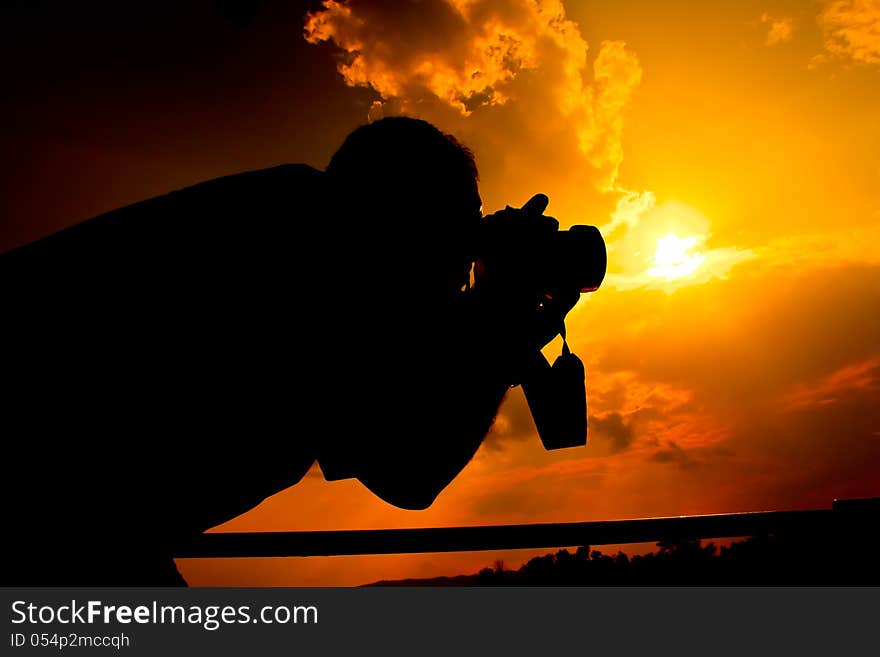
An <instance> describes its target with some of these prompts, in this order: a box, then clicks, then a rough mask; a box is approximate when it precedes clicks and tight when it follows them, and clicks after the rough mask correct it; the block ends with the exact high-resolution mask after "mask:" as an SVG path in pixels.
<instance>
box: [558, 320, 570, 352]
mask: <svg viewBox="0 0 880 657" xmlns="http://www.w3.org/2000/svg"><path fill="white" fill-rule="evenodd" d="M559 337H561V338H562V355H563V356H568V355H569V354H570V353H571V349H569V348H568V340H566V338H565V320H564V319H563V320H562V329H560V331H559Z"/></svg>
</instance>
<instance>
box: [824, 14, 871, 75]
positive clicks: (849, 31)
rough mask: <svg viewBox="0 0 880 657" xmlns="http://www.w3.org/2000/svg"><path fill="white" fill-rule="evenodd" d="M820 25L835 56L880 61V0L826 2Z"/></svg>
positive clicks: (826, 43) (828, 46) (828, 49)
mask: <svg viewBox="0 0 880 657" xmlns="http://www.w3.org/2000/svg"><path fill="white" fill-rule="evenodd" d="M819 26H820V27H821V28H822V34H823V37H824V42H825V43H824V45H825V50H826V51H828V53H829V54H830V55H831V56H833V57H837V58H841V59H848V60H852V61H854V62H859V63H862V64H880V0H833V1H831V2H828V1H826V2H825V8H824V9H823V10H822V13H821V14H819Z"/></svg>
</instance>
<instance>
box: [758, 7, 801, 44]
mask: <svg viewBox="0 0 880 657" xmlns="http://www.w3.org/2000/svg"><path fill="white" fill-rule="evenodd" d="M761 23H763V24H764V25H767V26H768V30H767V40H766V42H765V43H766V44H767V45H768V46H775V45H778V44H780V43H785V42H787V41H791V38H792V36H793V35H794V19H793V18H788V17H785V16H778V17H777V16H771V15H770V14H768V13H766V12H765V13H763V14H761Z"/></svg>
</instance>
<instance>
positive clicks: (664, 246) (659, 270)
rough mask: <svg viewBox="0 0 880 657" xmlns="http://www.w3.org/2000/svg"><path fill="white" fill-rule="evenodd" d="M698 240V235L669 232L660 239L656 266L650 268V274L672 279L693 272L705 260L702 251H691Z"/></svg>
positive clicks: (655, 255)
mask: <svg viewBox="0 0 880 657" xmlns="http://www.w3.org/2000/svg"><path fill="white" fill-rule="evenodd" d="M697 241H698V238H696V237H679V236H678V235H676V234H675V233H667V234H666V235H664V236H663V237H661V238H660V239H658V240H657V249H656V250H655V251H654V266H653V267H651V268H650V269H649V270H648V275H649V276H654V277H656V278H665V279H666V280H667V281H671V280H674V279H676V278H684V277H685V276H689V275H690V274H693V273H694V272H695V271H696V270H697V268H698V267H699V266H700V265H701V264H702V262H703V260H705V256H703V255H702V254H700V253H690V250H691V249H693V248H694V247H695V246H696V245H697Z"/></svg>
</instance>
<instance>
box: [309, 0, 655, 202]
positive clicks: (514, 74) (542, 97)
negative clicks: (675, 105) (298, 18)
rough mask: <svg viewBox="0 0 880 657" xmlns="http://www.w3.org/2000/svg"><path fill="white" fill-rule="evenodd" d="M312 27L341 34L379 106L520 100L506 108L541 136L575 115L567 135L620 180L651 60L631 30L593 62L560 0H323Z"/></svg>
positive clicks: (337, 38)
mask: <svg viewBox="0 0 880 657" xmlns="http://www.w3.org/2000/svg"><path fill="white" fill-rule="evenodd" d="M305 38H306V40H307V41H309V42H310V43H320V42H324V41H332V42H333V43H334V44H336V45H337V46H338V47H339V48H340V49H341V50H342V51H343V56H342V58H341V60H340V63H339V65H338V70H339V72H340V74H341V75H342V77H343V79H344V80H345V82H346V84H348V85H351V86H366V87H370V88H372V89H373V90H375V91H376V92H377V93H378V95H379V96H380V97H381V100H380V101H378V105H374V107H373V109H372V111H371V114H372V115H377V114H379V113H381V111H379V110H381V109H382V107H384V108H385V109H388V110H389V111H391V112H395V111H402V112H405V113H409V114H417V115H423V114H424V113H425V112H426V111H429V112H430V111H431V110H430V107H431V106H432V105H436V103H437V102H438V101H439V103H440V104H441V105H442V106H445V107H446V108H448V109H452V110H454V111H455V112H457V113H458V114H459V115H460V116H463V117H469V116H471V115H472V114H474V113H476V112H478V111H482V112H487V111H488V112H491V111H492V110H497V109H498V108H501V107H503V106H506V105H509V104H513V105H515V106H516V108H515V110H514V111H512V112H511V115H508V116H507V117H506V120H511V116H513V117H514V118H515V117H517V116H518V117H521V118H520V121H525V122H526V124H527V125H526V126H519V127H517V128H514V129H513V130H512V131H511V132H513V133H515V134H517V135H523V134H530V133H531V134H533V135H534V139H535V141H539V140H541V137H540V136H539V133H542V132H543V133H546V132H547V131H548V128H550V127H553V129H557V128H556V127H557V126H560V125H564V126H568V128H569V129H571V130H572V131H573V133H574V138H573V139H567V138H560V139H559V140H558V141H559V143H560V144H565V145H566V146H567V144H566V142H571V143H573V144H575V145H576V148H577V150H578V151H579V154H580V157H582V158H584V159H586V161H587V163H589V165H590V166H592V167H593V168H594V169H596V171H597V174H598V175H597V178H596V181H595V182H596V183H597V185H598V186H599V187H600V188H601V189H605V190H610V189H612V188H613V187H614V184H615V181H616V179H617V175H618V170H619V167H620V164H621V162H622V161H623V148H622V146H621V139H622V133H623V113H624V110H625V109H626V107H627V105H628V104H629V102H630V99H631V97H632V94H633V92H634V90H635V89H636V88H637V87H638V86H639V83H640V82H641V78H642V69H641V66H640V65H639V61H638V58H637V57H636V55H635V54H634V53H633V52H632V51H630V50H629V49H627V47H626V45H625V44H624V43H623V42H621V41H604V42H603V43H602V44H601V46H600V48H599V51H598V53H597V55H596V57H595V59H594V61H593V64H592V70H591V69H590V67H589V66H588V61H587V53H588V44H587V42H586V41H585V40H584V38H583V36H582V35H581V32H580V29H579V27H578V25H577V23H575V22H574V21H572V20H569V19H568V18H567V17H566V14H565V9H564V7H563V5H562V3H561V2H560V1H559V0H501V1H495V2H490V1H488V0H449V1H448V2H446V1H442V0H434V1H432V2H421V3H418V4H409V3H405V4H401V5H394V6H393V7H388V6H385V4H384V3H379V2H369V1H367V0H350V1H349V2H339V1H337V0H325V2H324V6H323V8H322V9H320V10H318V11H316V12H312V13H310V14H308V16H307V17H306V23H305ZM380 106H382V107H380ZM539 122H540V123H541V124H543V125H544V126H545V127H544V128H539V127H537V126H536V124H537V123H539ZM498 123H499V122H496V125H497V124H498ZM500 123H505V121H500ZM496 129H497V128H496ZM505 140H506V141H512V140H509V139H507V138H505ZM562 150H565V149H564V148H563V149H562Z"/></svg>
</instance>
